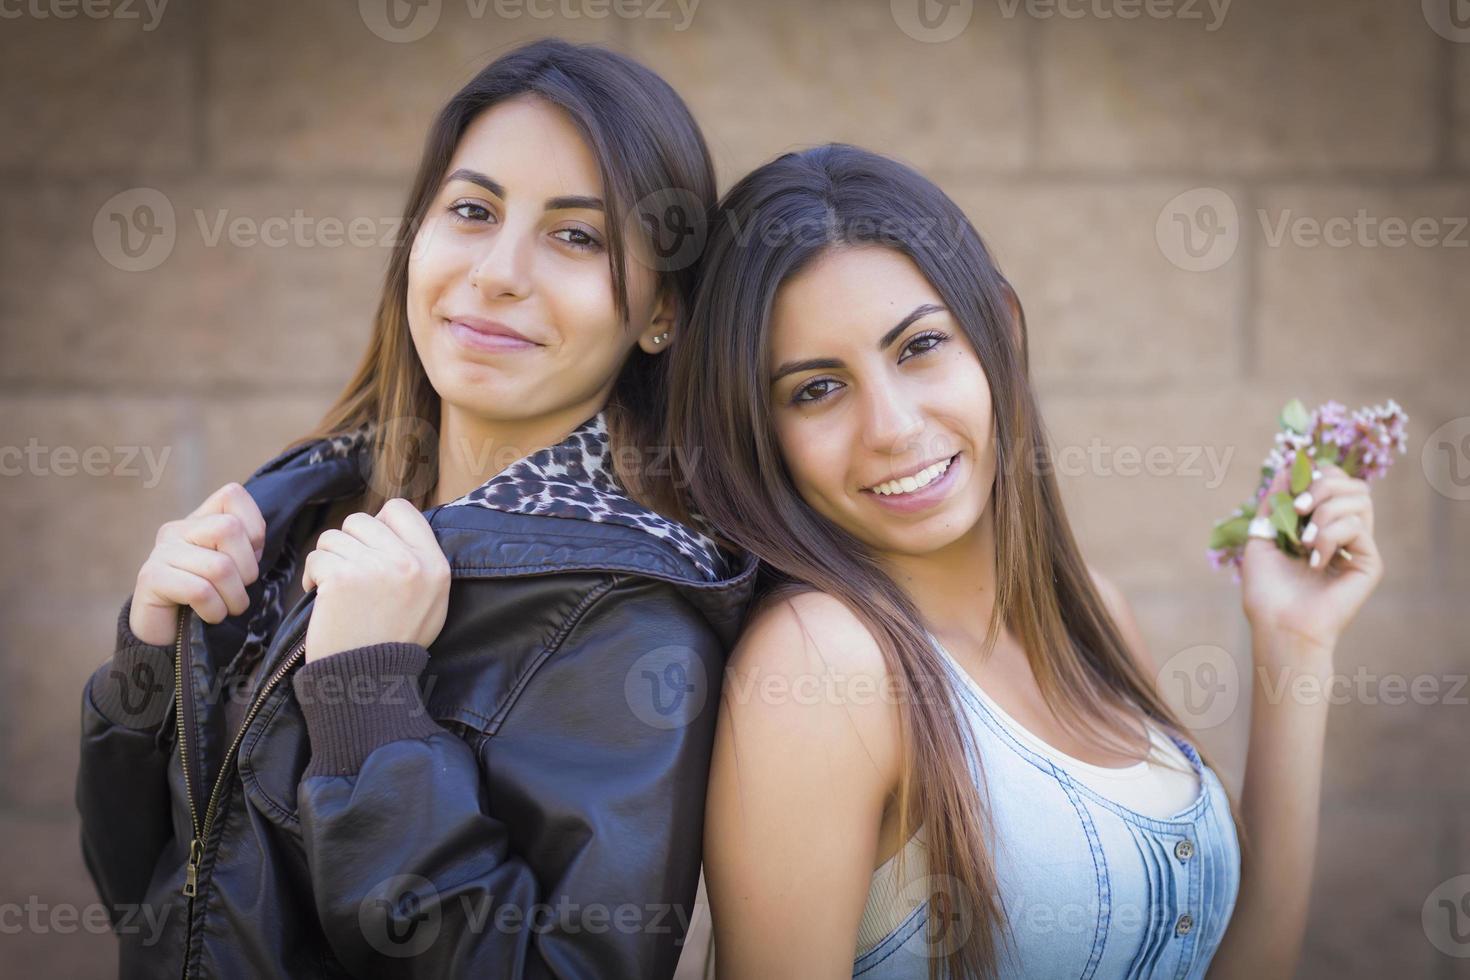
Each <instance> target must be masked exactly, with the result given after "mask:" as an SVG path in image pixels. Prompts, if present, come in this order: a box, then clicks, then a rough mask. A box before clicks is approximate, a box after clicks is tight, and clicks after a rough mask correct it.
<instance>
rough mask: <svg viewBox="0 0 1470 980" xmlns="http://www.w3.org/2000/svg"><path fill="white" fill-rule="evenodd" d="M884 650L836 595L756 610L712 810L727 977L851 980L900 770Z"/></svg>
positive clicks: (712, 888)
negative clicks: (891, 792)
mask: <svg viewBox="0 0 1470 980" xmlns="http://www.w3.org/2000/svg"><path fill="white" fill-rule="evenodd" d="M884 673H885V672H884V670H883V661H882V654H881V652H880V651H879V650H878V648H877V645H876V643H875V642H874V641H873V639H872V637H871V635H870V634H869V633H868V632H867V630H866V629H865V628H863V626H862V625H861V623H860V622H859V621H858V620H857V619H856V617H855V616H853V615H852V613H851V612H849V611H848V610H847V609H846V608H845V607H843V606H842V605H841V604H840V603H838V602H837V601H836V600H835V599H832V598H830V597H827V596H823V595H819V594H816V593H809V594H807V595H802V596H798V597H796V598H795V599H793V600H791V601H789V602H784V603H781V604H779V605H777V606H774V607H773V608H771V609H769V610H766V611H763V612H761V613H757V614H756V616H755V617H753V618H752V620H751V622H750V624H749V625H748V627H747V629H746V633H745V635H744V636H743V637H742V639H741V641H740V644H739V645H738V646H737V648H736V650H735V653H734V655H733V656H732V659H731V662H730V667H729V669H728V670H727V672H726V677H725V683H724V688H723V694H722V702H721V708H720V717H719V722H718V728H717V732H716V735H715V749H714V759H713V762H712V764H711V772H710V784H709V795H708V803H707V807H706V811H705V821H706V823H705V845H704V846H705V853H704V861H705V875H706V882H707V885H708V889H709V897H710V911H711V916H712V918H713V921H714V927H715V956H716V959H717V963H718V972H719V976H720V978H721V980H742V978H746V977H752V978H764V977H772V976H800V977H813V978H822V977H834V978H835V977H850V976H851V975H852V963H853V955H854V951H855V947H856V945H857V930H858V924H859V921H860V919H861V917H862V911H863V907H864V905H865V903H866V900H867V894H868V887H869V884H870V882H871V879H872V874H873V868H874V865H875V850H876V847H877V840H878V832H879V828H880V825H881V823H882V816H883V805H884V801H885V798H886V796H887V794H888V792H889V789H890V787H891V786H892V785H893V782H894V780H895V778H896V775H897V768H896V767H897V763H898V755H897V744H898V743H897V720H896V719H897V713H896V708H895V706H894V705H893V704H892V703H891V702H892V699H891V698H888V697H885V696H884V694H883V690H884V689H883V687H882V677H883V676H884Z"/></svg>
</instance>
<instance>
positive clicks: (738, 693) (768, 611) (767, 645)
mask: <svg viewBox="0 0 1470 980" xmlns="http://www.w3.org/2000/svg"><path fill="white" fill-rule="evenodd" d="M888 677H889V671H888V665H887V662H886V661H885V659H884V657H883V651H882V649H881V648H880V647H879V646H878V642H877V640H875V639H874V638H873V634H872V632H871V631H870V630H869V629H868V627H867V625H866V624H865V623H864V622H863V621H862V619H861V618H860V617H859V616H858V615H857V614H856V613H855V612H853V610H852V609H851V608H849V607H848V606H847V605H846V604H845V603H844V602H843V601H842V600H840V599H838V598H836V597H835V596H832V595H828V594H826V593H822V592H815V591H810V592H803V593H799V594H796V595H791V596H787V597H783V598H779V599H774V600H768V601H766V602H763V603H761V604H760V605H759V606H758V607H757V608H756V609H755V611H754V612H752V614H751V616H750V617H749V619H748V620H747V622H746V626H745V631H744V632H743V633H742V634H741V637H740V640H739V642H738V643H737V644H736V646H735V650H734V652H733V653H732V654H731V657H730V662H729V666H728V669H727V670H726V674H725V683H724V685H723V695H722V708H723V710H724V711H725V712H726V713H728V714H729V715H730V716H732V718H733V719H734V720H735V723H736V726H737V727H738V728H741V729H743V731H744V732H745V733H746V734H747V735H748V736H750V737H756V733H759V732H763V731H764V732H767V733H770V734H771V735H772V736H773V737H775V738H778V739H780V743H779V744H780V751H781V752H782V753H784V754H787V755H790V754H792V750H793V746H794V745H795V746H799V747H801V748H805V749H807V750H809V751H810V752H811V753H812V754H813V756H814V759H816V760H817V761H819V762H820V763H821V764H823V765H826V764H829V763H830V762H831V760H832V759H833V758H835V757H838V756H841V755H844V754H851V756H852V757H854V758H856V757H858V756H861V757H862V758H864V759H865V760H867V765H870V766H872V767H873V768H874V769H875V770H876V773H877V775H878V776H879V778H880V781H882V782H887V781H888V780H889V778H890V777H894V776H896V774H897V766H898V760H899V744H900V734H899V729H900V719H899V714H898V702H897V699H896V698H895V697H894V696H892V695H893V689H892V686H891V685H890V683H889V680H888ZM742 737H745V736H742Z"/></svg>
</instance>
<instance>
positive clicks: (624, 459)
mask: <svg viewBox="0 0 1470 980" xmlns="http://www.w3.org/2000/svg"><path fill="white" fill-rule="evenodd" d="M522 95H534V96H537V97H539V98H541V99H544V100H546V101H547V102H549V103H551V104H552V105H555V106H558V107H559V108H561V109H562V110H564V111H565V112H566V113H567V115H568V116H569V117H570V118H571V119H572V121H573V122H574V123H575V124H576V126H577V127H578V129H579V130H580V131H581V134H582V136H583V138H584V139H585V140H586V141H587V145H588V147H589V148H590V149H591V150H592V153H593V155H594V156H595V157H596V159H597V163H598V169H599V171H600V174H601V177H602V184H603V197H604V199H605V207H606V215H607V238H608V261H609V263H610V267H611V273H612V284H613V295H614V297H615V302H616V307H617V313H618V316H619V318H620V320H621V321H622V322H623V325H624V327H625V329H626V328H628V327H629V326H630V324H629V303H628V288H627V279H628V268H627V260H626V254H627V251H626V250H627V247H628V246H632V247H633V248H634V249H635V254H642V255H646V256H652V257H653V259H652V261H649V262H648V264H649V265H650V267H651V268H653V269H654V271H655V272H656V274H657V276H658V288H659V291H660V293H662V294H664V295H670V296H672V298H673V300H674V304H675V307H676V309H677V311H678V314H679V315H680V316H681V317H682V315H683V314H684V313H686V312H687V311H688V309H689V307H690V305H691V301H692V298H693V291H694V273H695V269H694V263H693V262H678V261H659V259H658V257H659V256H667V255H668V254H669V250H668V249H667V248H664V247H663V246H664V244H665V243H662V242H659V241H656V239H657V238H658V237H660V236H662V235H663V234H664V233H665V231H666V230H667V229H665V226H664V222H665V215H664V214H662V213H660V208H661V206H663V205H664V204H666V203H667V202H668V201H670V200H673V201H675V202H678V203H681V204H683V205H685V206H683V207H682V208H680V210H679V211H678V212H677V215H678V221H679V222H680V227H679V228H677V229H673V230H674V231H677V232H678V233H680V234H689V235H698V236H701V237H700V240H702V231H703V221H704V220H705V218H706V217H707V212H708V210H709V209H710V207H712V206H713V204H714V202H715V177H714V166H713V164H712V163H711V161H710V156H709V150H708V147H707V146H706V145H705V141H704V136H703V134H702V133H701V132H700V129H699V126H698V124H697V123H696V122H695V121H694V117H693V116H692V115H691V114H690V112H689V109H688V107H687V106H686V105H685V104H684V102H683V100H682V99H680V98H679V96H678V94H677V93H676V92H675V91H674V90H673V89H672V88H671V87H670V86H669V85H668V83H667V82H665V81H664V80H663V79H662V78H660V77H659V76H658V75H656V74H655V73H654V72H652V71H650V70H649V69H648V68H645V67H644V66H643V65H640V64H638V63H637V62H636V61H633V60H632V59H630V58H627V57H624V56H623V55H620V54H617V53H616V52H613V51H609V50H607V49H605V48H601V47H598V46H596V45H590V44H571V43H568V42H566V41H562V40H558V39H555V38H546V39H542V40H538V41H532V42H530V43H528V44H524V45H522V46H520V47H518V48H515V49H514V50H512V51H510V52H508V53H507V54H505V55H502V56H501V57H500V58H497V59H496V60H495V61H493V62H491V63H490V64H489V65H487V66H486V67H485V68H483V69H481V70H480V72H479V73H478V74H476V75H475V77H474V78H472V79H471V80H470V81H469V82H468V83H467V84H466V85H465V86H464V87H463V88H461V89H460V90H459V91H458V92H456V93H455V94H454V96H453V97H452V98H451V99H450V100H449V101H448V102H447V103H446V104H445V105H444V107H443V108H442V109H441V110H440V111H439V114H438V115H437V116H436V117H435V119H434V121H433V123H432V124H431V125H430V127H429V132H428V135H427V137H426V138H425V141H424V150H423V155H422V156H421V158H420V161H419V166H418V173H417V175H416V176H415V177H414V179H413V184H412V186H411V188H410V190H409V192H408V201H407V204H406V205H405V208H404V217H405V221H404V233H403V234H402V235H401V237H400V238H399V240H398V242H397V243H396V245H395V246H394V249H393V252H392V255H391V257H390V258H389V260H388V269H387V273H386V275H385V277H384V280H383V291H382V294H381V296H380V298H379V300H378V308H377V312H376V314H375V315H374V317H373V330H372V336H371V339H370V340H369V342H368V347H367V351H366V352H365V353H364V354H363V357H362V360H361V361H360V362H359V364H358V366H357V369H356V371H355V372H354V373H353V376H352V379H351V380H350V381H348V383H347V386H346V387H345V388H344V389H343V391H342V393H341V394H340V395H338V396H337V399H336V401H335V402H334V403H333V404H332V406H331V407H330V408H329V409H328V410H327V412H326V414H325V415H324V416H323V418H322V419H321V421H320V422H319V423H318V424H317V426H316V428H315V429H313V430H312V431H311V432H310V433H308V434H307V435H305V436H303V437H302V438H301V439H298V440H297V441H296V442H295V443H293V444H292V446H293V447H294V446H300V445H303V444H305V443H308V442H312V441H314V440H317V439H321V438H328V437H334V436H340V435H347V434H352V433H356V432H359V431H360V430H363V429H367V430H369V431H370V432H371V435H372V441H371V452H370V453H369V454H368V456H367V457H366V458H367V460H368V462H369V463H370V465H371V467H372V471H371V474H370V475H369V476H370V478H369V479H368V489H367V492H366V496H365V498H364V501H363V507H362V509H364V510H367V511H369V512H374V511H376V510H377V509H378V507H379V506H380V505H381V504H382V503H383V501H385V500H387V499H388V498H390V497H407V498H409V499H411V500H413V501H414V502H415V503H416V504H417V505H418V506H419V507H420V508H422V507H424V506H426V505H427V497H428V493H429V491H430V490H431V489H432V488H433V487H434V485H435V482H436V480H437V470H438V453H437V426H438V424H439V408H440V406H439V395H438V393H437V392H436V391H435V390H434V388H433V385H432V384H431V383H430V382H429V378H428V375H427V374H426V373H425V371H424V367H423V364H422V362H421V361H420V360H419V358H418V355H417V352H416V351H415V349H414V346H413V340H412V337H411V336H410V334H409V328H408V311H407V297H408V269H409V258H410V255H411V253H412V249H413V244H414V234H415V232H416V231H417V230H418V228H419V227H420V226H421V225H422V223H423V221H424V220H425V216H426V214H427V212H428V209H429V206H430V205H431V204H432V203H433V200H434V197H435V195H436V194H437V193H438V191H439V187H440V185H441V183H442V182H443V180H444V177H445V175H446V174H447V172H448V170H449V164H450V161H451V159H452V158H453V155H454V151H455V149H456V148H457V147H458V145H459V141H460V138H461V136H462V135H463V134H464V131H465V129H466V127H468V126H469V124H470V123H471V122H472V121H473V120H474V119H475V118H476V117H477V116H478V115H479V114H480V113H481V112H483V111H484V110H486V109H489V108H490V107H492V106H494V105H496V104H497V103H500V102H503V101H505V100H507V99H510V98H514V97H517V96H522ZM629 215H631V216H633V217H635V218H636V219H637V220H635V221H625V220H624V217H625V216H629ZM630 231H631V232H632V233H633V235H634V236H635V238H636V239H642V240H634V241H629V239H628V237H627V235H628V233H629V232H630ZM667 396H668V390H667V365H666V357H665V356H664V355H652V354H648V353H646V352H645V351H643V350H642V348H640V347H637V346H634V347H633V349H632V352H631V353H630V354H629V356H628V360H627V362H626V363H625V364H624V366H623V368H622V370H621V372H620V374H619V375H618V378H617V381H616V382H615V384H614V387H613V391H612V393H611V395H610V397H609V399H608V404H607V406H606V410H607V416H608V429H609V435H610V437H611V440H612V448H613V450H614V451H613V453H612V460H613V464H614V466H615V468H616V472H617V475H618V477H619V478H620V479H621V480H622V482H623V484H624V487H625V489H627V490H628V491H629V493H630V494H631V495H632V496H633V497H635V498H637V499H639V500H641V501H642V502H643V503H645V504H648V505H650V506H654V507H656V508H657V509H668V508H669V507H671V506H672V501H673V500H674V498H675V491H674V488H673V481H674V475H673V473H672V472H671V471H669V470H665V469H661V468H660V467H657V466H644V465H641V464H632V463H630V462H628V457H629V456H630V455H633V454H629V453H622V452H618V451H617V450H618V449H619V448H620V447H634V448H637V449H639V450H647V449H650V448H652V447H655V446H657V445H658V444H660V443H661V442H662V441H663V429H662V426H663V416H664V404H665V400H666V398H667ZM638 458H640V459H646V458H647V454H640V455H639V456H638Z"/></svg>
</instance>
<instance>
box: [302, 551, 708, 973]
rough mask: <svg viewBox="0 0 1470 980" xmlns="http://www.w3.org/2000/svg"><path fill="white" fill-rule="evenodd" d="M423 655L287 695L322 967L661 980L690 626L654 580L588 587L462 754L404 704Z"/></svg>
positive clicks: (686, 754)
mask: <svg viewBox="0 0 1470 980" xmlns="http://www.w3.org/2000/svg"><path fill="white" fill-rule="evenodd" d="M487 642H490V643H493V640H491V639H490V638H487ZM428 656H429V655H428V652H427V651H426V650H425V649H424V648H422V647H418V646H412V645H404V644H384V645H380V646H374V647H364V648H359V649H356V650H348V651H343V652H341V653H337V654H333V655H330V656H327V657H324V658H322V659H320V660H316V661H312V662H310V663H308V664H306V665H305V666H304V667H302V668H301V669H300V670H299V671H298V672H297V674H296V676H295V678H294V679H293V684H294V685H295V686H296V689H297V695H298V700H299V701H301V709H302V712H303V714H304V716H305V719H306V724H307V730H308V734H309V737H310V740H311V746H312V757H311V762H310V764H309V766H308V768H307V770H306V772H305V774H304V775H303V777H302V781H301V784H300V787H299V791H298V803H299V806H300V815H301V828H302V833H303V836H304V839H305V847H306V852H307V858H308V863H309V866H310V869H311V882H312V886H313V890H314V892H315V898H316V905H317V911H318V914H319V918H320V921H321V924H322V927H323V929H324V930H325V932H326V935H327V937H328V940H329V942H330V943H331V945H332V948H333V950H334V951H335V952H336V954H337V956H338V958H339V959H340V960H341V961H342V963H343V964H344V965H345V966H346V967H347V968H348V970H350V971H351V972H352V973H353V974H354V975H356V976H360V977H469V976H476V977H493V978H497V980H500V978H510V977H517V978H519V977H629V978H639V980H644V978H657V977H669V976H672V974H673V972H674V969H675V966H676V963H677V960H678V956H679V949H680V946H681V944H682V942H683V938H684V935H685V932H686V930H687V927H688V922H689V918H690V915H691V914H692V911H693V907H694V901H695V895H696V890H697V886H698V879H699V863H700V851H701V843H702V828H703V820H704V794H705V783H706V780H707V775H708V767H709V757H710V748H711V744H712V741H713V735H714V721H715V714H716V712H715V709H716V707H717V705H716V704H715V702H716V701H717V698H715V697H712V696H710V688H711V686H712V685H715V684H718V682H719V679H720V672H721V671H722V669H723V666H722V665H723V661H724V653H723V649H722V647H721V645H720V643H719V640H718V638H717V637H716V636H715V634H714V633H713V631H712V630H711V629H710V627H709V626H708V625H707V624H706V622H705V620H704V619H703V618H702V617H701V616H700V615H699V614H698V613H697V612H696V611H695V610H694V609H692V607H690V606H689V605H688V604H687V603H686V602H685V600H684V599H682V598H681V597H679V596H678V595H677V593H676V592H675V591H674V590H673V589H672V588H671V587H670V586H668V585H666V584H664V583H659V582H655V581H651V580H647V579H637V580H634V581H633V582H632V583H629V582H627V581H622V582H618V581H614V580H607V581H606V582H605V583H604V584H603V585H600V586H598V587H597V588H594V589H593V590H592V592H591V593H590V594H588V595H587V596H586V597H584V598H583V599H582V600H581V602H580V603H578V605H577V609H576V610H575V611H574V612H573V613H572V616H571V618H570V620H569V621H568V622H567V623H565V624H563V626H562V628H561V630H560V631H559V638H558V639H557V640H556V641H555V642H554V643H552V644H550V645H548V648H547V649H546V650H545V651H543V653H542V656H541V659H540V661H539V666H538V667H536V668H535V670H534V672H533V673H532V674H531V676H530V677H529V679H528V680H526V681H525V682H524V685H523V686H522V688H521V690H520V693H519V695H518V696H517V697H516V699H515V702H514V704H513V705H512V706H511V707H510V708H509V711H508V713H506V714H505V715H504V719H503V722H502V723H501V724H499V726H498V727H495V728H493V733H492V734H491V735H490V736H489V737H485V738H478V739H474V738H472V739H466V738H461V737H460V736H459V735H457V734H455V733H453V732H451V731H449V730H447V729H446V728H444V727H443V726H441V725H440V724H439V723H437V722H436V721H434V720H433V719H431V718H429V717H427V714H426V712H425V711H424V709H423V706H422V703H421V702H420V701H418V700H416V699H417V698H419V694H418V690H419V685H418V683H416V682H417V681H418V679H419V675H420V673H421V672H422V671H423V669H424V666H425V664H426V663H427V661H428ZM486 659H487V661H493V660H494V658H493V657H490V658H486ZM487 669H493V668H492V667H487ZM329 678H330V679H331V689H332V690H334V691H348V690H356V691H357V692H358V693H357V695H355V696H352V697H331V696H329V695H328V694H327V691H326V689H325V688H324V687H323V684H324V683H325V682H326V681H327V680H328V679H329ZM403 678H407V679H409V680H411V681H414V682H415V683H401V684H400V683H395V681H399V680H402V679H403ZM390 688H393V689H401V690H405V691H411V692H413V694H412V697H408V698H405V697H398V696H394V695H392V694H390V693H389V691H390ZM451 724H455V723H453V722H451ZM473 734H478V733H473Z"/></svg>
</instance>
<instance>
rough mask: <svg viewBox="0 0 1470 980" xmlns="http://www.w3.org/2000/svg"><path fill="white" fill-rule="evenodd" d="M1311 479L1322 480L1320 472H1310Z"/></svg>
mask: <svg viewBox="0 0 1470 980" xmlns="http://www.w3.org/2000/svg"><path fill="white" fill-rule="evenodd" d="M1312 479H1314V480H1320V479H1322V471H1321V470H1312Z"/></svg>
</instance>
